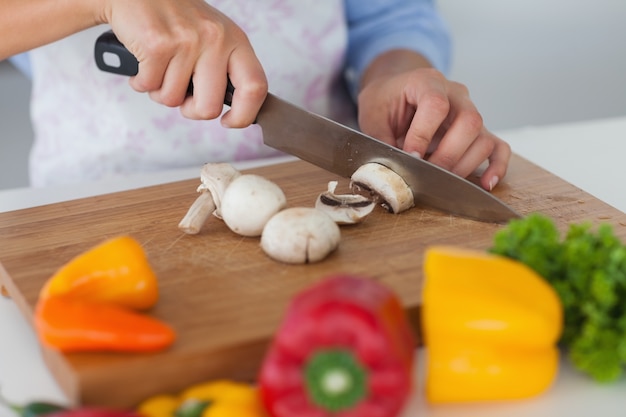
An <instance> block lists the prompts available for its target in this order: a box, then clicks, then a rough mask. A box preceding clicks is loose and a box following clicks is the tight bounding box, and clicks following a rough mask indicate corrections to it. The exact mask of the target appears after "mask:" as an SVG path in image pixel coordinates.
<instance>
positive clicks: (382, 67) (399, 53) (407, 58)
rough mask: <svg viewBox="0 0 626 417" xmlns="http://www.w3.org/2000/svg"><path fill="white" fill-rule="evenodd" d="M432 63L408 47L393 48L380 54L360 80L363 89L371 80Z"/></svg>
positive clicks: (428, 65) (429, 65)
mask: <svg viewBox="0 0 626 417" xmlns="http://www.w3.org/2000/svg"><path fill="white" fill-rule="evenodd" d="M432 67H433V66H432V64H431V63H430V62H429V61H428V60H427V59H426V58H425V57H424V56H423V55H421V54H419V53H417V52H415V51H411V50H408V49H392V50H390V51H387V52H384V53H382V54H380V55H378V56H377V57H376V58H374V59H373V60H372V62H371V63H370V64H369V65H368V66H367V68H366V69H365V71H363V75H362V77H361V82H360V90H363V88H364V87H365V86H367V85H368V84H369V83H370V82H371V81H373V80H375V79H378V78H381V77H385V78H389V77H391V76H394V75H397V74H401V73H403V72H407V71H411V70H414V69H418V68H432Z"/></svg>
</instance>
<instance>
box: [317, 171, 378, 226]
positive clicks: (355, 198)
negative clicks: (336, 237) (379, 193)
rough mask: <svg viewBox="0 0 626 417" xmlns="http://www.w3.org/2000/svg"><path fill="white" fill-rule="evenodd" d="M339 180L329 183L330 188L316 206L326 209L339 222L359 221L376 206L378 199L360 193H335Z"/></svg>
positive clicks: (352, 222)
mask: <svg viewBox="0 0 626 417" xmlns="http://www.w3.org/2000/svg"><path fill="white" fill-rule="evenodd" d="M337 184H338V182H337V181H330V182H329V183H328V190H327V191H326V192H324V193H321V194H320V195H319V196H318V197H317V200H316V201H315V208H316V209H319V210H322V211H324V212H325V213H326V214H328V215H329V216H330V217H331V218H332V219H333V220H334V221H335V223H337V224H354V223H359V222H360V221H361V220H363V219H364V218H365V217H366V216H367V215H368V214H370V213H371V212H372V210H374V207H376V201H375V200H373V199H371V198H367V197H366V196H364V195H360V194H335V190H336V189H337Z"/></svg>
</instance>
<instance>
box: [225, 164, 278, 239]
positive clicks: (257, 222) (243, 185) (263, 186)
mask: <svg viewBox="0 0 626 417" xmlns="http://www.w3.org/2000/svg"><path fill="white" fill-rule="evenodd" d="M286 205H287V199H286V197H285V194H284V193H283V190H281V189H280V187H279V186H278V185H276V184H275V183H273V182H272V181H270V180H268V179H266V178H264V177H261V176H259V175H254V174H246V175H241V176H239V177H237V178H235V179H234V180H233V181H232V182H231V183H230V185H229V186H228V188H226V191H225V192H224V195H223V196H222V206H221V210H220V211H221V216H222V219H223V220H224V222H225V223H226V225H227V226H228V227H229V228H230V230H232V231H233V232H235V233H238V234H240V235H243V236H260V235H261V233H262V232H263V227H264V226H265V223H267V221H268V220H269V219H270V218H271V217H272V216H273V215H275V214H276V213H278V212H279V211H280V210H282V209H283V208H285V206H286Z"/></svg>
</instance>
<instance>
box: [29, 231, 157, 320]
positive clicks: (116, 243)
mask: <svg viewBox="0 0 626 417" xmlns="http://www.w3.org/2000/svg"><path fill="white" fill-rule="evenodd" d="M56 295H66V296H69V297H72V298H80V299H81V300H90V301H96V302H105V303H109V302H111V303H115V304H117V305H120V306H123V307H128V308H131V309H133V310H145V309H148V308H150V307H152V306H153V305H154V304H155V303H156V302H157V299H158V296H159V292H158V286H157V278H156V276H155V274H154V272H153V270H152V268H151V267H150V264H149V263H148V259H147V257H146V254H145V252H144V250H143V248H142V247H141V245H140V244H139V242H137V241H136V240H135V239H133V238H132V237H130V236H118V237H114V238H112V239H109V240H106V241H105V242H103V243H101V244H99V245H97V246H95V247H94V248H92V249H90V250H88V251H86V252H84V253H81V254H80V255H78V256H76V257H75V258H73V259H72V260H70V261H69V262H68V263H67V264H65V265H64V266H63V267H61V268H60V269H59V270H58V271H57V272H56V273H55V274H54V275H53V276H52V277H51V278H50V279H48V281H47V282H46V284H45V286H44V287H43V288H42V290H41V291H40V293H39V298H40V299H46V298H49V297H53V296H56Z"/></svg>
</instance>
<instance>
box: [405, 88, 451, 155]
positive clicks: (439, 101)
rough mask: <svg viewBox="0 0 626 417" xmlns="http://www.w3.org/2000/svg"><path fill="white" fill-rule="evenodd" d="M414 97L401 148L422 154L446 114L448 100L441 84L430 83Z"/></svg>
mask: <svg viewBox="0 0 626 417" xmlns="http://www.w3.org/2000/svg"><path fill="white" fill-rule="evenodd" d="M416 97H417V98H418V100H417V102H416V103H415V105H416V110H415V115H414V116H413V120H412V121H411V125H410V126H409V129H408V131H407V133H406V136H405V138H404V147H403V149H404V150H405V151H406V152H409V153H417V154H419V155H420V156H424V155H425V154H426V151H427V150H428V146H429V145H430V142H431V141H432V140H433V138H434V136H435V133H436V132H437V130H438V129H439V126H441V124H442V123H443V122H444V121H445V120H446V118H447V116H448V112H449V111H450V102H449V100H448V96H447V94H446V91H445V89H444V87H443V85H441V84H436V85H432V84H431V88H429V89H428V91H426V92H425V93H423V95H421V96H419V97H418V96H416ZM407 98H408V99H409V100H410V99H411V97H407Z"/></svg>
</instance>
